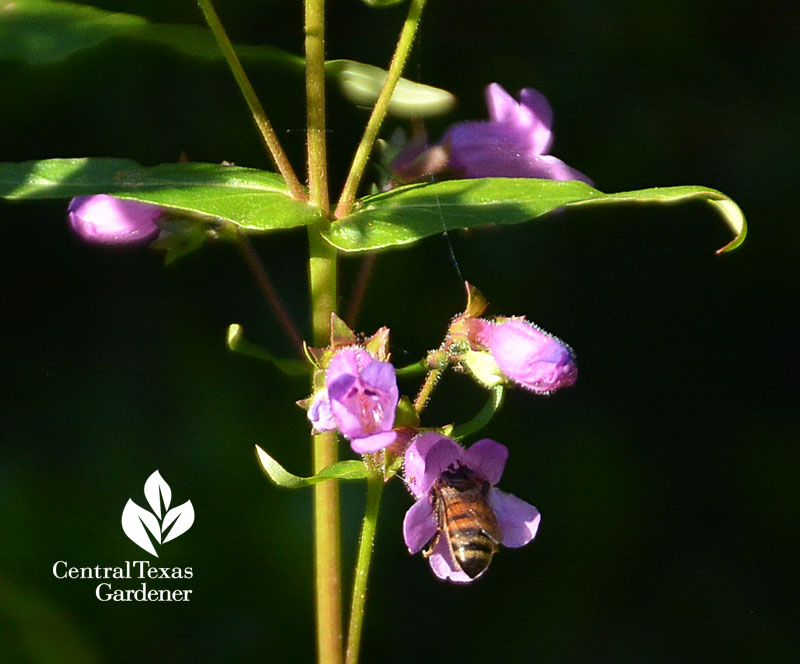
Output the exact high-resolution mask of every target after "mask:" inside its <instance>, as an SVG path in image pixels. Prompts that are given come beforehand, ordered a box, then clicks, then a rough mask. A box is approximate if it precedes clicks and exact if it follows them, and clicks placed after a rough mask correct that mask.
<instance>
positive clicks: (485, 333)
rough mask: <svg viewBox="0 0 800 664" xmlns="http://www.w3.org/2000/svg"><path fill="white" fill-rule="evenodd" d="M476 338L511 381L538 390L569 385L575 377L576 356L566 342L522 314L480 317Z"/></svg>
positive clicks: (534, 390) (541, 391)
mask: <svg viewBox="0 0 800 664" xmlns="http://www.w3.org/2000/svg"><path fill="white" fill-rule="evenodd" d="M475 320H476V321H478V320H479V321H481V324H480V325H479V326H477V327H476V328H475V329H476V340H477V342H478V343H479V344H480V345H482V346H484V347H485V348H486V349H487V350H488V351H489V352H490V353H491V354H492V357H493V358H494V361H495V362H496V363H497V366H498V367H499V368H500V370H501V371H502V372H503V373H504V374H505V375H506V376H507V377H508V378H509V379H510V380H512V381H513V382H515V383H517V384H518V385H521V386H522V387H524V388H526V389H528V390H531V391H532V392H536V393H538V394H547V393H549V392H553V391H555V390H557V389H559V388H562V387H567V386H569V385H572V384H573V383H574V382H575V380H576V379H577V377H578V368H577V366H576V364H575V356H574V354H573V352H572V349H570V347H569V346H567V345H566V344H565V343H563V342H562V341H561V340H559V339H557V338H556V337H554V336H553V335H552V334H548V333H547V332H545V331H544V330H541V329H540V328H538V327H536V326H535V325H533V324H531V323H529V322H528V321H526V320H525V319H523V318H505V319H498V320H497V321H495V322H491V321H486V320H482V319H475Z"/></svg>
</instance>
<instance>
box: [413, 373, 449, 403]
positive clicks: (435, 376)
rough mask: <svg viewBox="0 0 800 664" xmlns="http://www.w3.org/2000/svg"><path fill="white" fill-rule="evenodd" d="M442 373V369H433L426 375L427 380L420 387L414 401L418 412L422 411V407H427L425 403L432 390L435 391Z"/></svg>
mask: <svg viewBox="0 0 800 664" xmlns="http://www.w3.org/2000/svg"><path fill="white" fill-rule="evenodd" d="M441 375H442V371H441V369H431V370H430V371H429V372H428V375H427V376H425V382H424V383H423V384H422V387H421V388H420V389H419V394H417V398H416V400H415V401H414V410H415V411H417V413H421V412H422V409H423V408H425V404H426V403H428V399H429V398H430V396H431V392H433V388H434V387H436V383H437V381H438V380H439V377H440V376H441Z"/></svg>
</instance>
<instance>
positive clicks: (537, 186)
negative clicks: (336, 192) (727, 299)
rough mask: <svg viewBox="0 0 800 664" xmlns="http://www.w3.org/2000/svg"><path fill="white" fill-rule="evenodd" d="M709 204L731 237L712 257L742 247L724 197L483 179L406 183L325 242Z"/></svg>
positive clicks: (348, 245)
mask: <svg viewBox="0 0 800 664" xmlns="http://www.w3.org/2000/svg"><path fill="white" fill-rule="evenodd" d="M691 200H701V201H705V202H707V203H709V204H710V205H711V206H712V207H713V208H714V209H715V210H716V211H717V212H719V213H720V214H721V215H722V218H723V219H724V221H725V222H726V223H727V225H728V226H729V227H730V229H731V230H732V231H733V232H734V234H735V237H734V239H733V240H731V241H730V242H729V243H728V244H726V245H725V246H724V247H722V248H721V249H719V251H718V252H717V253H720V252H725V251H730V250H732V249H735V248H736V247H738V246H739V245H740V244H742V242H744V238H745V235H746V234H747V225H746V222H745V218H744V214H743V213H742V211H741V209H740V208H739V206H738V205H736V203H735V202H734V201H733V200H731V199H730V198H729V197H728V196H726V195H725V194H723V193H722V192H719V191H717V190H715V189H710V188H708V187H700V186H681V187H654V188H651V189H641V190H638V191H626V192H620V193H616V194H605V193H603V192H601V191H598V190H597V189H594V188H593V187H590V186H589V185H588V184H586V183H585V182H580V181H578V180H567V181H561V180H542V179H537V178H482V179H474V180H446V181H444V182H436V183H433V184H429V183H423V184H411V185H405V186H403V187H398V188H396V189H392V190H391V191H386V192H382V193H380V194H375V195H370V196H365V197H364V198H362V199H361V200H360V201H359V202H358V204H357V206H356V208H355V210H354V211H353V212H352V213H351V214H350V215H348V216H346V217H343V218H342V219H340V220H339V221H337V222H335V223H333V224H331V226H330V228H329V229H328V230H327V231H325V232H324V233H323V235H324V237H325V239H327V240H328V242H330V243H331V244H332V245H333V246H335V247H337V248H338V249H341V250H342V251H348V252H354V251H370V250H375V249H383V248H386V247H397V246H402V245H407V244H412V243H414V242H417V241H418V240H421V239H423V238H425V237H429V236H431V235H439V234H441V233H442V232H443V231H450V230H457V229H467V228H476V227H483V226H491V225H510V224H520V223H524V222H526V221H531V220H532V219H536V218H539V217H542V216H544V215H546V214H547V213H548V212H553V211H554V210H558V209H561V208H572V207H586V206H594V205H609V204H639V205H641V204H675V203H682V202H685V201H691Z"/></svg>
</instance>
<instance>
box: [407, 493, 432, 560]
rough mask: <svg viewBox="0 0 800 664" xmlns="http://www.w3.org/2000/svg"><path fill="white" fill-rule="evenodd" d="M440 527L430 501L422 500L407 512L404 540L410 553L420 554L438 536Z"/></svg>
mask: <svg viewBox="0 0 800 664" xmlns="http://www.w3.org/2000/svg"><path fill="white" fill-rule="evenodd" d="M437 529H438V525H437V523H436V516H435V515H434V513H433V506H432V505H431V503H430V501H429V500H427V499H425V498H422V499H420V500H418V501H416V502H415V503H414V504H413V505H412V506H411V507H410V508H409V509H408V511H407V512H406V516H405V518H404V519H403V539H404V540H405V542H406V546H407V547H408V551H409V553H419V552H420V551H422V548H423V547H424V546H425V545H426V544H427V543H428V542H430V541H431V540H432V539H433V538H434V536H435V535H436V530H437Z"/></svg>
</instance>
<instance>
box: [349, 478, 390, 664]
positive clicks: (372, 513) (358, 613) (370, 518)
mask: <svg viewBox="0 0 800 664" xmlns="http://www.w3.org/2000/svg"><path fill="white" fill-rule="evenodd" d="M382 494H383V477H381V475H379V474H372V475H370V476H369V478H368V479H367V508H366V511H365V512H364V523H363V525H362V526H361V541H360V543H359V545H358V560H357V561H356V572H355V579H354V580H353V601H352V604H351V608H350V627H349V629H348V631H347V651H346V653H345V664H357V663H358V654H359V647H360V645H361V630H362V628H363V626H364V604H365V602H366V600H367V580H368V578H369V566H370V562H371V561H372V551H373V548H374V542H375V528H376V526H377V524H378V512H379V510H380V506H381V495H382Z"/></svg>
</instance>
